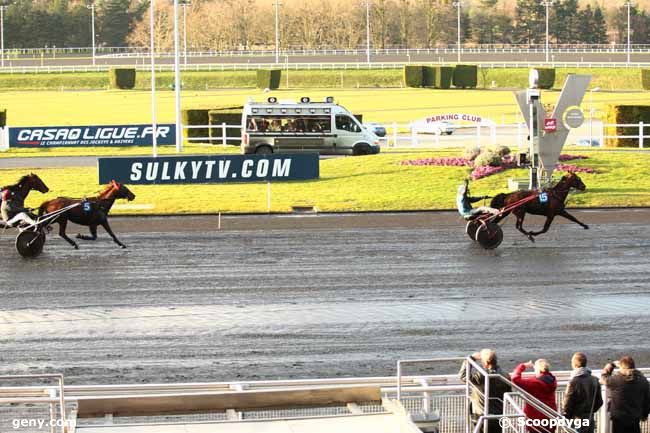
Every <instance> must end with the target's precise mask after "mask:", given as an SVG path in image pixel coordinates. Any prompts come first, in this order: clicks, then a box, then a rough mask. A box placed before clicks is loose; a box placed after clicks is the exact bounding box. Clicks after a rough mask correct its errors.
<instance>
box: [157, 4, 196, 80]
mask: <svg viewBox="0 0 650 433" xmlns="http://www.w3.org/2000/svg"><path fill="white" fill-rule="evenodd" d="M152 1H153V0H152ZM188 1H189V0H183V61H184V64H185V70H187V5H188Z"/></svg>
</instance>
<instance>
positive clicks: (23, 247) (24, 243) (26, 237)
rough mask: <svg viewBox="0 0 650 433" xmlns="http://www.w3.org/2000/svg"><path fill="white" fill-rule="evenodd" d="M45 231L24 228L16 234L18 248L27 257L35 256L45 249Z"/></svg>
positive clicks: (19, 252)
mask: <svg viewBox="0 0 650 433" xmlns="http://www.w3.org/2000/svg"><path fill="white" fill-rule="evenodd" d="M44 244H45V233H43V232H42V231H40V230H37V231H32V230H24V231H22V232H20V233H18V236H16V250H18V254H20V255H21V256H23V257H25V258H33V257H36V256H38V255H39V254H40V253H41V252H42V251H43V245H44Z"/></svg>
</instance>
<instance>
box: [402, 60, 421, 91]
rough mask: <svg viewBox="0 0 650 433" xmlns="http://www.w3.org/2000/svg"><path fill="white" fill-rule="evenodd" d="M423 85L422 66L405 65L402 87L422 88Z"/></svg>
mask: <svg viewBox="0 0 650 433" xmlns="http://www.w3.org/2000/svg"><path fill="white" fill-rule="evenodd" d="M423 83H424V66H421V65H405V66H404V85H405V86H406V87H422V85H423Z"/></svg>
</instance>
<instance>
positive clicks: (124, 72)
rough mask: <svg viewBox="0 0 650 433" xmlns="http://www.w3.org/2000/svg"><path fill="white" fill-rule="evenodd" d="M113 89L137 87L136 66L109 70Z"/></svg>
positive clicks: (109, 79)
mask: <svg viewBox="0 0 650 433" xmlns="http://www.w3.org/2000/svg"><path fill="white" fill-rule="evenodd" d="M108 81H109V84H110V86H111V89H133V88H134V87H135V69H134V68H111V69H109V70H108Z"/></svg>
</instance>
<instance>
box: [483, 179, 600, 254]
mask: <svg viewBox="0 0 650 433" xmlns="http://www.w3.org/2000/svg"><path fill="white" fill-rule="evenodd" d="M571 188H576V189H578V190H580V191H584V190H585V189H586V188H587V187H586V186H585V184H584V183H583V182H582V179H580V177H579V176H578V175H577V174H575V173H573V172H569V173H567V174H565V175H564V176H563V177H562V179H560V181H559V182H558V183H557V184H556V185H555V186H553V187H550V188H546V189H544V190H542V192H539V191H532V190H521V191H515V192H511V193H508V194H506V193H501V194H497V195H496V196H494V198H493V199H492V202H491V203H490V206H491V207H493V208H496V209H501V208H504V207H506V206H508V205H511V204H513V203H516V202H518V201H520V200H524V201H525V200H526V199H527V198H531V199H530V200H528V201H526V202H525V203H523V204H522V205H521V206H517V207H515V208H514V209H512V210H509V211H505V212H503V213H502V214H500V215H499V216H498V217H497V218H495V220H494V222H495V223H496V222H499V221H501V220H502V219H504V218H505V217H507V216H508V214H510V212H512V213H513V214H514V215H515V216H516V217H517V222H516V224H515V226H516V227H517V230H519V231H520V232H522V233H523V234H525V235H526V236H528V239H530V240H531V242H535V236H537V235H541V234H542V233H546V232H547V231H548V229H549V227H550V226H551V223H552V222H553V218H555V217H556V216H558V215H559V216H561V217H564V218H566V219H568V220H569V221H573V222H574V223H576V224H578V225H580V226H582V228H584V229H585V230H586V229H588V228H589V226H588V225H587V224H584V223H582V222H580V221H578V219H577V218H576V217H574V216H573V215H571V214H570V213H569V212H567V211H566V209H565V208H564V203H565V201H566V198H567V196H568V195H569V190H570V189H571ZM535 195H538V197H537V198H536V199H532V197H533V196H535ZM526 213H529V214H533V215H542V216H545V217H546V222H545V223H544V227H543V228H542V229H541V230H539V231H536V232H535V231H526V230H524V227H523V224H524V217H525V215H526Z"/></svg>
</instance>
